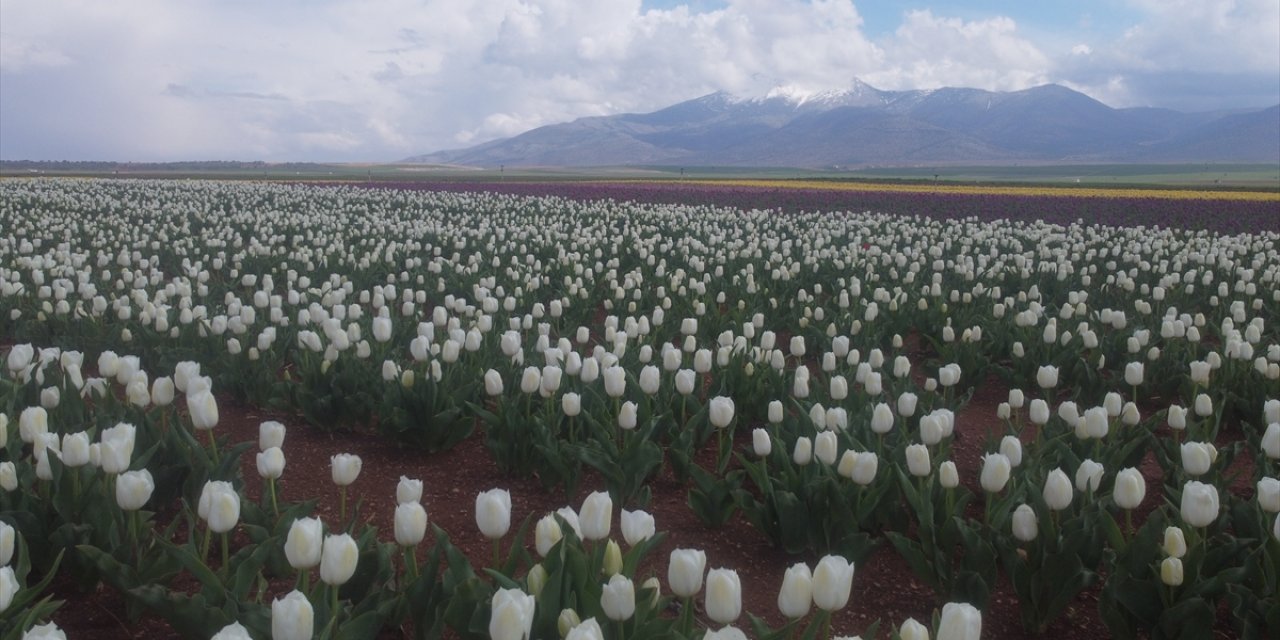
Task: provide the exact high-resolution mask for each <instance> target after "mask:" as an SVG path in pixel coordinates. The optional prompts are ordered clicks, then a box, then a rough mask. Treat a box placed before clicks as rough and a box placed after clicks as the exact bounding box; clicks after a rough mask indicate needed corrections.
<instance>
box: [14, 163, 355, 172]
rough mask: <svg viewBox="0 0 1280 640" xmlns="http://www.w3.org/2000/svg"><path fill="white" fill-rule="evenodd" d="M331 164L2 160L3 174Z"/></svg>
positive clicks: (228, 169)
mask: <svg viewBox="0 0 1280 640" xmlns="http://www.w3.org/2000/svg"><path fill="white" fill-rule="evenodd" d="M330 169H331V167H330V166H329V165H323V164H316V163H312V162H280V163H276V162H262V161H256V162H239V161H235V160H207V161H199V162H196V161H189V162H103V161H67V160H0V171H4V172H7V173H8V172H17V171H39V172H49V173H110V172H122V173H151V172H181V173H190V172H211V173H213V172H235V171H239V172H250V171H254V172H260V171H272V172H278V171H321V170H324V171H328V170H330Z"/></svg>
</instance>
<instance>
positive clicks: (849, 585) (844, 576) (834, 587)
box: [813, 556, 853, 611]
mask: <svg viewBox="0 0 1280 640" xmlns="http://www.w3.org/2000/svg"><path fill="white" fill-rule="evenodd" d="M852 589H853V563H852V562H849V561H848V560H845V559H844V558H842V557H840V556H824V557H823V558H822V560H819V561H818V567H817V568H816V569H814V571H813V603H814V604H816V605H817V606H818V608H819V609H822V610H823V611H839V610H841V609H843V608H844V607H845V605H847V604H849V594H850V593H851V591H852Z"/></svg>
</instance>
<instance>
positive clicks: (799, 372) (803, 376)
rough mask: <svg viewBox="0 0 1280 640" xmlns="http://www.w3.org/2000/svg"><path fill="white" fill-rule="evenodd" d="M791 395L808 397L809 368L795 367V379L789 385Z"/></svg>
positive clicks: (802, 397)
mask: <svg viewBox="0 0 1280 640" xmlns="http://www.w3.org/2000/svg"><path fill="white" fill-rule="evenodd" d="M791 395H793V396H795V397H797V398H800V399H804V398H808V397H809V370H808V369H806V368H804V367H800V368H798V369H796V373H795V380H794V382H793V383H792V385H791Z"/></svg>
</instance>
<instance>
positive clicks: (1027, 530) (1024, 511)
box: [1010, 504, 1040, 542]
mask: <svg viewBox="0 0 1280 640" xmlns="http://www.w3.org/2000/svg"><path fill="white" fill-rule="evenodd" d="M1010 523H1011V525H1012V527H1013V537H1015V538H1017V539H1018V540H1021V541H1022V542H1031V541H1032V540H1035V539H1036V535H1037V534H1038V533H1039V528H1040V525H1039V521H1038V519H1037V518H1036V512H1035V510H1034V509H1032V508H1031V506H1030V505H1026V504H1022V505H1018V508H1017V509H1014V510H1013V517H1012V518H1011V519H1010Z"/></svg>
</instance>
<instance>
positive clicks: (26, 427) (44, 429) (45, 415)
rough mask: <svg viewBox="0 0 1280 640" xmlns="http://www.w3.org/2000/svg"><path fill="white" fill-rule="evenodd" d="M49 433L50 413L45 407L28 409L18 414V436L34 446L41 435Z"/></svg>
mask: <svg viewBox="0 0 1280 640" xmlns="http://www.w3.org/2000/svg"><path fill="white" fill-rule="evenodd" d="M48 432H49V412H48V411H45V408H44V407H27V408H26V409H23V410H22V413H20V414H18V435H19V436H20V437H21V438H22V441H23V442H25V443H27V444H33V443H35V441H36V438H37V437H39V436H40V435H41V434H45V433H48Z"/></svg>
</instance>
